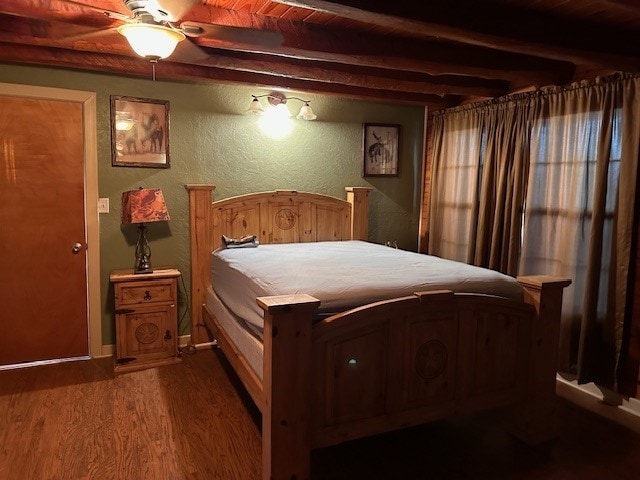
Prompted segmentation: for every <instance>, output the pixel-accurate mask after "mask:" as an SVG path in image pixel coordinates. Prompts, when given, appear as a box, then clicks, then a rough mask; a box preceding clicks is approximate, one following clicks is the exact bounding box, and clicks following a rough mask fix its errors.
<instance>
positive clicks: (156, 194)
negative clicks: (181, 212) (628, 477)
mask: <svg viewBox="0 0 640 480" xmlns="http://www.w3.org/2000/svg"><path fill="white" fill-rule="evenodd" d="M121 220H122V224H123V225H127V224H131V223H137V224H138V242H137V243H136V263H135V266H134V269H133V272H134V273H151V272H153V269H152V268H151V248H150V247H149V242H148V241H147V237H146V230H147V227H146V226H145V223H150V222H164V221H167V220H169V211H168V210H167V204H166V203H165V201H164V196H163V195H162V190H160V189H159V188H142V187H140V188H139V189H138V190H131V191H129V192H123V193H122V217H121Z"/></svg>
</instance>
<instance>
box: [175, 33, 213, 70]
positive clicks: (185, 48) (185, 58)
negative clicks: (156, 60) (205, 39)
mask: <svg viewBox="0 0 640 480" xmlns="http://www.w3.org/2000/svg"><path fill="white" fill-rule="evenodd" d="M208 59H209V54H208V53H207V52H206V51H205V50H204V49H203V48H202V47H200V46H199V45H196V44H195V43H193V42H192V41H191V40H190V39H189V38H187V39H186V40H184V41H182V42H180V43H178V45H177V46H176V49H175V51H174V52H173V53H172V54H171V57H169V60H170V61H176V62H180V63H195V64H197V63H200V62H203V61H205V60H208Z"/></svg>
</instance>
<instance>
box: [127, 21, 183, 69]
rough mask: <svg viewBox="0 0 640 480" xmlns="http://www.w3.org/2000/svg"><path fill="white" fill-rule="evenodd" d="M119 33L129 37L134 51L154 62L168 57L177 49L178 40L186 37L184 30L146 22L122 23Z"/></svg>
mask: <svg viewBox="0 0 640 480" xmlns="http://www.w3.org/2000/svg"><path fill="white" fill-rule="evenodd" d="M118 33H119V34H120V35H122V36H123V37H125V38H126V39H127V41H128V42H129V45H131V48H132V49H133V51H134V52H136V53H137V54H138V55H140V56H141V57H144V58H147V59H149V60H150V61H152V62H157V61H158V60H159V59H161V58H167V57H168V56H169V55H171V54H172V53H173V51H174V50H175V49H176V46H177V45H178V42H181V41H183V40H184V39H185V38H186V37H185V36H184V34H183V33H182V32H180V31H178V30H174V29H173V28H169V27H165V26H163V25H157V24H153V23H144V22H143V23H126V24H124V25H120V26H119V27H118Z"/></svg>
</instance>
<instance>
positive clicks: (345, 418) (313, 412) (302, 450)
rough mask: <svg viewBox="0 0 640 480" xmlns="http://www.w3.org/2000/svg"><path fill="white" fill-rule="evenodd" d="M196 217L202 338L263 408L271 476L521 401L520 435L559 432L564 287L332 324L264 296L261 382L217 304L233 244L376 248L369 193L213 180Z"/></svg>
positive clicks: (423, 301)
mask: <svg viewBox="0 0 640 480" xmlns="http://www.w3.org/2000/svg"><path fill="white" fill-rule="evenodd" d="M186 188H187V190H188V192H189V207H190V222H191V229H190V230H191V302H192V310H191V311H192V333H191V335H192V342H193V343H195V344H199V343H205V342H210V341H212V340H213V339H214V338H215V339H216V340H217V342H218V345H219V346H220V348H221V349H222V351H223V352H224V354H225V355H226V357H227V359H228V360H229V362H230V363H231V365H232V366H233V368H234V369H235V371H236V372H237V374H238V376H239V378H240V379H241V380H242V382H243V383H244V385H245V387H246V388H247V391H248V392H249V394H250V395H251V397H252V398H253V400H254V402H255V403H256V405H257V406H258V408H259V409H260V411H261V412H262V457H263V460H262V463H263V469H262V478H263V479H265V480H266V479H275V480H285V479H286V480H290V479H297V480H304V479H308V478H309V476H310V472H309V458H310V451H311V449H313V448H319V447H323V446H328V445H332V444H337V443H340V442H343V441H346V440H350V439H355V438H359V437H364V436H368V435H374V434H378V433H381V432H385V431H389V430H393V429H397V428H403V427H407V426H412V425H417V424H420V423H425V422H427V421H431V420H435V419H441V418H445V417H448V416H452V415H456V414H463V413H470V412H475V411H480V410H488V409H493V408H496V407H504V406H509V407H510V408H508V409H506V410H505V411H506V412H507V414H508V415H507V418H508V421H507V422H506V425H507V426H508V427H509V429H510V431H512V432H513V433H515V434H516V435H518V436H519V437H520V438H522V439H523V440H525V441H527V442H528V443H537V442H541V441H545V440H548V439H549V438H551V437H552V436H553V433H554V431H555V429H554V418H553V412H554V408H555V401H556V397H555V373H556V359H557V353H556V350H557V344H558V340H557V338H558V330H559V321H560V309H561V304H562V292H563V289H564V288H565V287H566V286H568V285H569V284H570V283H571V281H570V280H567V279H563V278H555V277H549V276H526V277H519V278H518V281H519V283H520V284H521V285H522V286H523V288H524V292H525V301H524V302H517V301H513V300H508V299H504V298H499V297H493V296H487V295H474V294H454V293H452V292H450V291H434V292H416V293H415V294H414V295H413V296H409V297H403V298H397V299H393V300H388V301H383V302H377V303H374V304H370V305H366V306H363V307H360V308H356V309H354V310H350V311H348V312H344V313H341V314H338V315H334V316H332V317H330V318H328V319H325V320H322V321H320V322H318V323H312V316H313V314H314V312H315V310H316V309H317V308H318V306H319V304H320V302H319V301H318V300H317V299H315V298H313V297H311V296H309V295H284V296H275V297H261V298H258V299H257V300H256V301H257V302H258V304H259V305H260V306H261V307H262V308H263V310H264V333H263V348H264V354H263V375H262V380H261V379H260V378H259V376H257V375H256V374H255V373H254V372H253V370H252V369H251V367H250V366H249V364H248V362H247V360H246V359H245V358H244V356H243V355H242V353H241V352H240V350H239V349H238V348H237V347H236V345H235V344H234V343H233V341H232V340H231V339H230V338H229V337H228V336H227V334H226V333H225V332H224V330H223V329H222V328H221V327H220V325H219V323H218V321H217V319H216V318H215V316H214V315H213V313H212V312H211V311H210V310H209V309H208V308H207V306H206V291H207V288H208V286H209V282H210V258H211V252H212V251H213V250H214V249H215V248H217V247H219V246H220V238H221V236H222V235H223V234H224V235H227V236H230V237H234V238H238V237H242V236H244V235H248V234H255V235H257V236H258V238H259V240H260V242H261V243H284V242H309V241H325V240H350V239H360V240H366V239H367V218H368V202H369V193H370V190H371V189H369V188H363V187H347V188H346V191H347V200H346V201H345V200H340V199H336V198H333V197H328V196H325V195H319V194H311V193H302V192H296V191H275V192H263V193H255V194H250V195H243V196H239V197H233V198H228V199H225V200H221V201H217V202H213V203H212V193H213V190H214V188H215V187H214V186H213V185H186Z"/></svg>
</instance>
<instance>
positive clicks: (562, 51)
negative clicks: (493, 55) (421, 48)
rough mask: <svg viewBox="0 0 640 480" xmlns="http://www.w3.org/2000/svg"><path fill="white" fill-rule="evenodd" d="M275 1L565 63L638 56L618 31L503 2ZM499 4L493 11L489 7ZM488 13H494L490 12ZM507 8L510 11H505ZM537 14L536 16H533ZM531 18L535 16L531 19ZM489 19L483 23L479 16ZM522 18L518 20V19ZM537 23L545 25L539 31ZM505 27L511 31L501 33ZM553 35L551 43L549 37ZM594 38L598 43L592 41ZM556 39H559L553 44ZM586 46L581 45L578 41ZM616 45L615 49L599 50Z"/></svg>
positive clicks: (637, 62) (611, 64)
mask: <svg viewBox="0 0 640 480" xmlns="http://www.w3.org/2000/svg"><path fill="white" fill-rule="evenodd" d="M273 1H274V2H276V3H281V4H285V5H289V6H292V7H298V8H305V9H309V10H314V11H320V12H324V13H329V14H332V15H336V16H339V17H343V18H349V19H350V20H353V21H359V22H364V23H368V24H372V25H377V26H379V27H386V28H390V29H393V30H394V31H395V32H398V33H401V34H404V35H409V36H414V37H421V36H422V37H423V36H425V35H429V36H431V37H436V38H442V39H446V40H451V41H455V42H461V43H465V44H470V45H476V46H482V47H486V48H492V49H498V50H504V51H508V52H513V53H519V54H524V55H531V56H541V57H546V58H551V59H554V60H560V61H567V62H572V63H577V64H585V65H595V66H599V67H603V68H611V69H619V70H624V71H633V72H635V71H640V58H639V57H638V55H635V54H631V53H627V54H625V53H617V52H624V50H625V49H627V48H634V47H635V43H636V42H632V41H631V36H629V37H630V38H629V41H624V42H620V41H616V42H615V43H614V42H613V40H611V41H609V40H606V37H607V35H609V36H610V37H611V38H612V39H621V38H626V37H625V34H624V32H621V31H620V29H615V30H614V29H606V28H604V27H600V28H599V33H598V34H597V35H595V34H594V33H595V32H594V30H593V29H589V28H584V27H581V26H580V25H576V24H572V23H571V22H560V21H558V20H551V19H550V18H549V17H544V16H537V15H536V14H534V13H533V12H531V11H524V10H520V11H519V12H520V15H519V16H517V15H515V14H513V12H515V11H517V10H516V9H509V8H508V7H507V6H499V7H498V6H495V5H493V6H492V5H491V4H486V3H485V2H464V5H462V6H461V5H460V4H458V3H455V2H453V3H451V4H446V5H445V4H444V2H441V3H439V4H438V5H432V4H431V3H424V4H423V8H422V9H420V8H416V6H414V5H408V4H406V3H405V2H388V1H369V0H340V1H327V0H273ZM491 7H493V8H494V9H497V8H500V11H499V14H497V13H495V11H494V10H492V9H491ZM492 12H494V14H493V15H492ZM509 12H512V14H511V15H510V14H509ZM538 17H540V18H538ZM534 18H536V19H537V20H534ZM485 19H489V23H490V24H489V25H486V24H485V27H484V28H485V30H483V29H482V28H483V20H485ZM523 19H524V20H525V21H522V20H523ZM498 21H499V22H500V25H501V27H502V28H500V29H499V30H498V29H492V28H487V27H492V26H493V25H492V24H491V23H492V22H498ZM529 25H531V26H533V25H537V27H535V28H536V32H537V34H536V36H535V37H532V36H529V37H527V36H525V33H530V32H531V31H532V29H531V28H528V26H529ZM539 25H545V29H544V31H541V30H540V28H539ZM505 29H507V30H508V29H511V34H510V35H509V36H506V35H505V34H504V31H505ZM552 37H553V38H554V42H556V43H552V42H550V41H548V39H549V38H552ZM594 37H597V38H595V40H600V42H599V43H596V42H594ZM559 39H561V40H562V42H561V43H557V42H558V40H559ZM584 44H586V45H589V47H584V46H583V45H584ZM611 44H614V45H615V44H617V45H618V48H617V49H616V50H615V51H606V50H601V49H602V48H606V47H608V46H609V47H610V46H611ZM592 48H593V49H592Z"/></svg>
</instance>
